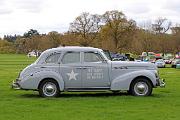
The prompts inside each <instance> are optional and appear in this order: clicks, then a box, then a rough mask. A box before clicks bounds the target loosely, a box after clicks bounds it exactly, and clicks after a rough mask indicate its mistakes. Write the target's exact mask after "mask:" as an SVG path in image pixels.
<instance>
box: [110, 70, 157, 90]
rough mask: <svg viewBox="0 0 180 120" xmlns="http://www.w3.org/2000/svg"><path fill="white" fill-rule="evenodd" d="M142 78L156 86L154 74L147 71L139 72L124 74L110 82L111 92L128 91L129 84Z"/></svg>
mask: <svg viewBox="0 0 180 120" xmlns="http://www.w3.org/2000/svg"><path fill="white" fill-rule="evenodd" d="M139 76H144V77H147V78H149V79H150V80H151V82H152V83H153V85H154V86H155V85H156V77H155V74H154V73H153V72H151V71H149V70H140V71H133V72H129V73H126V74H123V75H121V76H119V77H117V78H115V79H114V80H112V82H111V90H129V87H130V84H131V82H132V81H133V80H134V79H135V78H137V77H139Z"/></svg>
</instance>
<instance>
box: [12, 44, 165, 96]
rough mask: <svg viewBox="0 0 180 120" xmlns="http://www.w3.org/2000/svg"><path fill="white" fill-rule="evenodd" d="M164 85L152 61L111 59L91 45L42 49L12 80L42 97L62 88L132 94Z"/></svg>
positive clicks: (143, 94) (150, 91)
mask: <svg viewBox="0 0 180 120" xmlns="http://www.w3.org/2000/svg"><path fill="white" fill-rule="evenodd" d="M157 86H161V87H164V86H165V83H164V82H163V81H162V80H160V78H159V75H158V69H157V67H156V66H155V65H154V64H152V63H145V62H132V61H130V62H128V61H111V60H109V59H108V58H107V56H106V55H105V54H104V51H103V50H101V49H98V48H93V47H73V46H72V47H70V46H69V47H59V48H53V49H49V50H46V51H44V52H43V53H42V54H41V56H40V57H39V58H38V59H37V60H36V61H35V62H34V63H33V64H31V65H30V66H27V67H26V68H25V69H24V70H22V71H21V72H20V74H19V76H18V78H17V79H16V80H15V81H13V83H12V87H13V88H14V89H22V90H37V91H39V94H40V95H41V96H43V97H56V96H58V95H59V94H60V93H61V92H64V91H107V90H109V91H112V92H117V91H128V92H129V93H131V94H132V95H135V96H148V95H151V93H152V90H153V88H156V87H157Z"/></svg>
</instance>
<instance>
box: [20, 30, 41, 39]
mask: <svg viewBox="0 0 180 120" xmlns="http://www.w3.org/2000/svg"><path fill="white" fill-rule="evenodd" d="M34 35H39V32H38V31H37V30H34V29H30V30H29V31H28V32H25V33H24V36H23V37H25V38H29V37H32V36H34Z"/></svg>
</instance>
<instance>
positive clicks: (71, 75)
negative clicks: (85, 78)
mask: <svg viewBox="0 0 180 120" xmlns="http://www.w3.org/2000/svg"><path fill="white" fill-rule="evenodd" d="M67 75H68V76H69V80H72V79H74V80H77V79H76V76H77V75H78V73H74V71H73V70H72V71H71V73H67Z"/></svg>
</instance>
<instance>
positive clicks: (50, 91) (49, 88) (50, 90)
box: [43, 82, 57, 97]
mask: <svg viewBox="0 0 180 120" xmlns="http://www.w3.org/2000/svg"><path fill="white" fill-rule="evenodd" d="M56 91H57V88H56V85H55V84H54V83H51V82H48V83H46V84H45V85H44V86H43V93H44V94H45V95H46V96H49V97H50V96H53V95H55V94H56Z"/></svg>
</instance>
